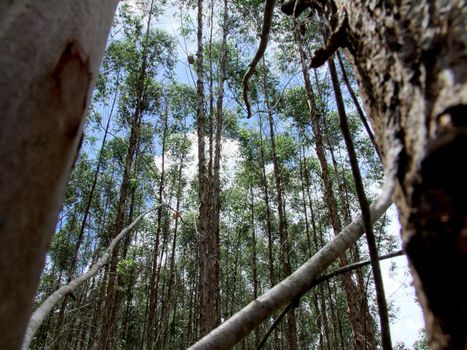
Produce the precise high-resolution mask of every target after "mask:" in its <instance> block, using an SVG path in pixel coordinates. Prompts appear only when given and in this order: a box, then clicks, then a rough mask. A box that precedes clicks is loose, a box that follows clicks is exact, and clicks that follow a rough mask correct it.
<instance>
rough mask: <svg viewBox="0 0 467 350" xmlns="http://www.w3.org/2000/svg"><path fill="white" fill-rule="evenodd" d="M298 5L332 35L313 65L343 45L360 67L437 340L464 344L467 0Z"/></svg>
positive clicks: (436, 344)
mask: <svg viewBox="0 0 467 350" xmlns="http://www.w3.org/2000/svg"><path fill="white" fill-rule="evenodd" d="M294 2H295V1H291V2H288V3H287V4H284V6H283V9H284V10H287V8H289V9H290V3H294ZM300 3H302V4H305V5H306V7H312V9H314V10H317V11H318V12H320V13H321V14H323V15H324V17H325V18H326V19H327V22H328V25H329V27H330V29H331V31H332V32H333V33H334V34H333V35H331V38H332V40H329V44H328V45H327V46H326V48H325V49H324V50H318V51H317V52H316V54H315V57H314V58H313V60H312V63H321V62H324V61H325V60H326V59H327V58H329V56H330V54H332V53H333V52H334V51H335V49H336V48H337V47H345V48H347V50H346V52H347V54H348V57H349V59H350V61H351V62H352V63H353V65H354V67H355V69H356V73H357V75H358V80H359V84H360V91H361V93H362V98H363V101H364V104H365V107H366V109H367V111H368V115H369V117H370V121H371V124H372V127H373V130H374V132H375V138H376V142H377V144H378V147H379V150H380V152H381V154H382V156H383V158H384V165H385V169H386V172H387V173H388V174H389V175H390V176H391V178H392V179H393V180H394V181H395V182H396V185H397V186H396V191H395V195H394V199H395V202H396V204H397V206H398V209H399V217H400V221H401V224H402V228H403V230H402V237H403V241H404V247H405V250H406V252H407V255H408V257H409V261H410V266H411V271H412V275H413V277H414V285H415V287H416V290H417V294H418V298H419V300H420V302H421V304H422V308H423V311H424V315H425V322H426V325H427V331H428V336H429V339H430V343H431V346H432V348H433V349H464V348H465V347H466V346H467V298H465V295H467V284H466V283H465V279H464V278H462V277H461V276H463V275H464V274H465V268H466V266H467V248H466V247H467V243H466V242H467V219H466V218H467V204H466V201H465V198H466V195H467V185H466V182H465V170H464V168H463V164H462V162H461V161H459V160H460V159H463V155H464V152H465V149H466V147H467V132H466V129H465V127H466V124H467V123H466V119H465V116H466V114H467V113H466V112H467V107H466V105H467V68H466V67H467V64H466V63H467V55H466V53H465V52H466V50H467V37H466V35H465V23H466V22H467V7H466V6H465V2H464V1H462V0H452V1H449V2H446V1H440V0H438V1H426V0H425V1H418V2H415V1H384V2H378V1H369V0H366V1H364V0H358V1H353V2H352V6H348V2H347V1H343V0H334V1H328V0H322V1H311V0H305V1H300ZM292 7H293V6H292ZM289 12H290V10H289ZM290 13H291V12H290ZM323 59H324V61H323Z"/></svg>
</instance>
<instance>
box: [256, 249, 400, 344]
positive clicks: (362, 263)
mask: <svg viewBox="0 0 467 350" xmlns="http://www.w3.org/2000/svg"><path fill="white" fill-rule="evenodd" d="M401 255H404V251H402V250H398V251H396V252H392V253H389V254H386V255H382V256H380V258H379V260H380V261H381V260H386V259H390V258H394V257H397V256H401ZM370 263H371V260H363V261H359V262H356V263H353V264H349V265H347V266H344V267H342V268H340V269H337V270H335V271H333V272H331V273H328V274H327V275H324V276H321V277H318V278H317V279H316V280H314V281H313V282H312V283H311V285H310V287H309V288H308V289H307V290H306V291H305V293H306V292H308V291H310V290H311V289H313V288H314V287H316V286H317V285H318V284H321V283H323V282H326V281H328V280H330V279H331V278H333V277H336V276H339V275H342V274H344V273H347V272H350V271H353V270H356V269H359V268H361V267H364V266H367V265H369V264H370ZM305 293H303V294H302V295H301V296H299V297H298V298H297V299H295V300H293V301H292V302H291V303H290V304H289V305H287V307H286V308H285V309H284V310H283V311H282V312H281V314H280V315H279V316H278V317H277V318H276V319H275V320H274V322H273V324H272V325H271V327H269V329H268V331H267V332H266V333H265V334H264V336H263V338H262V339H261V342H260V343H259V344H258V346H257V347H256V350H259V349H261V348H262V347H263V345H264V344H265V343H266V341H267V340H268V338H269V336H270V335H271V333H272V332H273V331H274V329H275V328H276V327H277V325H278V324H279V323H280V321H281V320H282V319H283V318H284V316H285V315H287V312H289V311H290V310H291V309H292V308H294V307H297V306H298V304H299V302H300V298H301V297H302V296H303V295H304V294H305Z"/></svg>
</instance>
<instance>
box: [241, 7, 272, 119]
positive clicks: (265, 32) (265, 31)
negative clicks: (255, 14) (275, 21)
mask: <svg viewBox="0 0 467 350" xmlns="http://www.w3.org/2000/svg"><path fill="white" fill-rule="evenodd" d="M275 5H276V0H266V4H265V5H264V15H263V28H262V29H261V41H260V43H259V47H258V51H256V54H255V56H254V57H253V60H252V61H251V63H250V64H249V66H248V70H247V71H246V73H245V75H244V76H243V99H244V100H245V106H246V110H247V113H248V118H251V115H252V114H251V105H250V100H249V99H248V89H249V87H248V81H249V80H250V77H251V76H252V75H253V73H254V72H255V70H256V66H257V64H258V62H259V60H260V59H261V58H262V57H263V56H264V53H265V52H266V48H267V47H268V41H269V32H270V31H271V24H272V16H273V14H274V6H275Z"/></svg>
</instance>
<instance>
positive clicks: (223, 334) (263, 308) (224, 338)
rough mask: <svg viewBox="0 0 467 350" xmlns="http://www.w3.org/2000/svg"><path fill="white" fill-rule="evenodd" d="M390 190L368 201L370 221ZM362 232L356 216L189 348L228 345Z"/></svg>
mask: <svg viewBox="0 0 467 350" xmlns="http://www.w3.org/2000/svg"><path fill="white" fill-rule="evenodd" d="M391 193H392V190H388V189H386V190H384V191H383V193H382V194H381V195H380V196H379V197H378V198H377V200H376V201H375V202H374V203H373V204H372V206H371V208H370V212H371V219H372V221H373V222H374V221H376V220H377V219H378V218H379V217H380V216H381V215H383V213H384V212H385V211H386V210H387V209H388V208H389V206H390V205H391ZM363 231H364V229H363V221H362V218H361V217H358V218H357V219H356V220H354V221H353V222H352V223H351V224H350V225H348V226H347V227H346V228H344V229H343V230H342V231H341V232H340V233H339V234H338V235H337V236H336V237H335V238H334V239H333V240H332V241H331V242H329V243H328V244H326V245H325V246H324V247H323V248H321V249H320V250H319V251H318V252H317V253H316V254H315V255H314V256H312V257H311V258H310V259H309V260H308V261H307V262H306V263H305V264H303V265H302V266H301V267H300V268H299V269H298V270H296V271H295V272H294V273H293V274H291V275H290V276H289V277H287V278H286V279H285V280H283V281H282V282H280V283H279V284H277V285H276V286H274V287H273V288H271V289H270V290H268V291H267V292H266V293H264V294H263V295H262V296H260V297H258V298H257V299H256V300H254V301H252V302H251V303H250V304H248V305H247V306H245V307H244V308H243V309H242V310H240V311H239V312H237V313H236V314H235V315H233V316H232V317H231V318H229V319H228V320H227V321H225V322H224V323H223V324H221V325H220V326H219V327H217V328H216V329H214V330H213V331H211V332H210V333H209V334H207V335H206V336H204V337H203V338H202V339H201V340H199V341H198V342H196V343H195V344H194V345H193V346H191V347H190V349H191V350H200V349H203V350H209V349H216V350H221V349H230V348H232V347H233V346H234V345H235V344H237V343H238V342H239V341H240V340H241V339H243V338H244V337H245V336H247V335H248V334H249V333H250V332H251V331H252V330H253V329H255V328H256V327H257V326H258V325H259V324H261V322H263V321H264V320H265V319H266V318H267V317H269V316H270V315H271V314H272V313H273V312H274V311H275V310H277V309H278V308H280V307H282V306H284V305H287V304H289V303H290V302H291V301H293V300H295V299H297V297H299V296H300V295H302V294H303V293H304V292H305V291H306V290H307V289H308V288H309V286H310V284H311V283H312V282H313V281H314V280H315V279H316V278H318V276H319V275H320V274H321V273H322V272H323V271H324V270H325V269H326V268H327V267H328V266H329V265H331V264H332V262H333V261H334V260H336V259H337V258H338V257H339V256H340V255H342V254H344V252H345V251H346V250H347V249H348V248H350V247H351V246H352V245H353V244H354V243H355V242H356V241H357V239H358V238H359V237H360V236H361V235H362V234H363Z"/></svg>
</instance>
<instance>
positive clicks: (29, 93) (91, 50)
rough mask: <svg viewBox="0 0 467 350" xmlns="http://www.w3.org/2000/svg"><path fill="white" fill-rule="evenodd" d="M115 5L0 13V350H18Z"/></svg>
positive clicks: (19, 5) (8, 5) (53, 5)
mask: <svg viewBox="0 0 467 350" xmlns="http://www.w3.org/2000/svg"><path fill="white" fill-rule="evenodd" d="M117 2H118V1H116V0H105V1H100V2H96V1H90V0H83V1H80V2H76V1H70V0H61V1H58V0H44V1H37V2H25V1H20V0H12V1H6V2H5V1H3V2H2V3H1V4H0V51H1V53H2V54H1V55H0V67H1V68H0V71H1V74H0V110H1V111H2V116H1V118H0V281H1V283H0V299H1V300H2V304H1V307H0V334H2V336H1V337H0V348H2V349H18V348H19V347H20V345H21V339H22V336H23V333H24V330H25V327H26V323H27V319H28V317H29V316H30V313H31V301H32V299H33V296H34V293H35V291H36V288H37V285H38V282H39V276H40V272H41V270H42V267H43V266H44V259H45V254H46V251H47V249H48V246H49V241H50V236H51V234H52V232H53V228H54V225H55V222H56V219H57V214H58V211H59V209H60V205H61V201H62V198H63V193H64V188H65V184H66V181H67V179H68V174H69V172H70V169H71V167H72V164H73V159H74V158H75V154H76V150H77V148H78V144H79V142H80V139H81V137H82V122H83V117H84V115H85V112H86V109H87V106H88V103H89V96H90V92H91V90H92V88H93V86H94V83H95V78H96V76H97V69H98V67H99V64H100V61H101V58H102V54H103V49H104V45H105V41H106V38H107V35H108V32H109V29H110V25H111V22H112V17H113V14H114V12H115V7H116V5H117Z"/></svg>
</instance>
